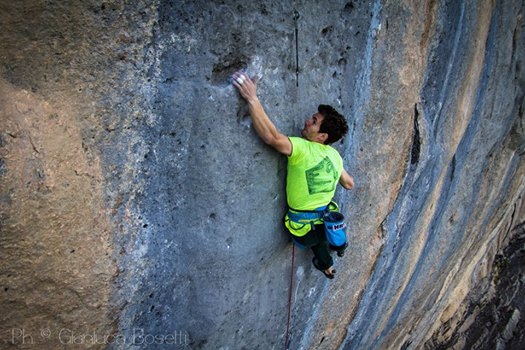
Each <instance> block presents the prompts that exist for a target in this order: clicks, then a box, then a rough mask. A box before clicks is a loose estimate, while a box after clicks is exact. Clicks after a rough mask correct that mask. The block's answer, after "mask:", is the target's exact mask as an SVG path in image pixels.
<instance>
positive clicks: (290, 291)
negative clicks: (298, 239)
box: [284, 243, 295, 350]
mask: <svg viewBox="0 0 525 350" xmlns="http://www.w3.org/2000/svg"><path fill="white" fill-rule="evenodd" d="M294 262H295V244H293V243H292V268H291V270H290V289H289V291H288V323H287V325H286V337H285V340H284V349H285V350H288V349H289V345H290V344H288V337H289V335H290V320H291V318H292V296H293V294H292V292H293V272H294Z"/></svg>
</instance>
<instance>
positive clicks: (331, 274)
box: [312, 257, 335, 279]
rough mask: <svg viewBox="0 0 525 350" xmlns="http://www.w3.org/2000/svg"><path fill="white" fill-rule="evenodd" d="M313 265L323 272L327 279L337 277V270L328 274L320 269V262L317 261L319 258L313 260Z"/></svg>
mask: <svg viewBox="0 0 525 350" xmlns="http://www.w3.org/2000/svg"><path fill="white" fill-rule="evenodd" d="M312 264H314V267H315V268H316V269H318V270H319V271H321V272H322V273H323V274H324V275H325V277H326V278H329V279H333V278H334V277H335V270H332V273H328V272H326V270H323V269H321V268H320V267H319V261H318V260H317V258H315V257H314V258H313V259H312Z"/></svg>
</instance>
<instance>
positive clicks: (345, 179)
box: [339, 169, 354, 190]
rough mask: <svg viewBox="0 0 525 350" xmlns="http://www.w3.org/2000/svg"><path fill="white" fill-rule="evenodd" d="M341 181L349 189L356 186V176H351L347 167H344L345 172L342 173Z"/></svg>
mask: <svg viewBox="0 0 525 350" xmlns="http://www.w3.org/2000/svg"><path fill="white" fill-rule="evenodd" d="M339 183H340V184H341V186H343V187H344V188H345V189H347V190H351V189H352V188H354V178H353V177H352V176H350V175H349V174H348V173H347V172H346V170H345V169H343V172H342V173H341V177H340V178H339Z"/></svg>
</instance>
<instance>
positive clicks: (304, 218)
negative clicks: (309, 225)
mask: <svg viewBox="0 0 525 350" xmlns="http://www.w3.org/2000/svg"><path fill="white" fill-rule="evenodd" d="M327 208H328V206H327V205H325V206H323V207H319V208H317V209H314V210H312V211H299V210H294V209H292V208H290V209H289V210H288V218H289V219H290V220H291V221H294V222H311V221H316V220H319V219H321V218H322V217H323V216H324V214H325V213H326V209H327Z"/></svg>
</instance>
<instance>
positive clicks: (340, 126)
mask: <svg viewBox="0 0 525 350" xmlns="http://www.w3.org/2000/svg"><path fill="white" fill-rule="evenodd" d="M317 110H318V111H319V113H321V114H322V115H323V117H324V119H323V122H322V123H321V127H320V128H319V132H323V133H327V134H328V139H327V140H326V142H325V143H326V144H331V143H334V142H336V141H339V140H340V139H341V138H342V137H343V136H345V135H346V133H347V132H348V124H347V123H346V120H345V117H343V116H342V115H341V114H339V112H337V111H336V110H335V108H333V107H332V106H329V105H319V107H317Z"/></svg>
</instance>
